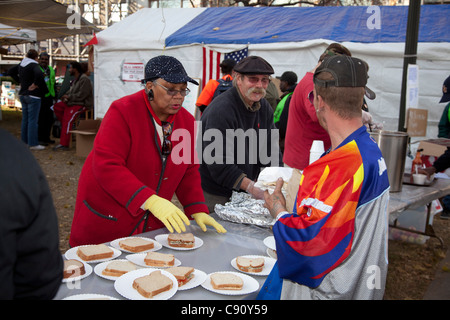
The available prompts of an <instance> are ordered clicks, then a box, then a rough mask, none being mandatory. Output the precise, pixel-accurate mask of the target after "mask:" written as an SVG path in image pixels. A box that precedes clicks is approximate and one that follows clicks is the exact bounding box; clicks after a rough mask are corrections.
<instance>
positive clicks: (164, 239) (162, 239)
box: [155, 234, 203, 251]
mask: <svg viewBox="0 0 450 320" xmlns="http://www.w3.org/2000/svg"><path fill="white" fill-rule="evenodd" d="M168 236H169V234H158V235H157V236H156V237H155V240H156V241H158V242H159V243H161V244H162V245H163V246H164V247H166V248H170V249H173V250H182V251H183V250H194V249H198V248H200V247H201V246H202V245H203V240H202V239H200V238H198V237H196V236H194V239H195V243H194V247H192V248H181V247H172V246H169V241H167V237H168Z"/></svg>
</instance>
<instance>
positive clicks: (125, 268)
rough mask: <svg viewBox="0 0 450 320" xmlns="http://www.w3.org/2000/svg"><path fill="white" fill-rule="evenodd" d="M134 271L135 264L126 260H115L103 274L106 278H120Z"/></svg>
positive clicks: (107, 266)
mask: <svg viewBox="0 0 450 320" xmlns="http://www.w3.org/2000/svg"><path fill="white" fill-rule="evenodd" d="M133 270H136V265H135V264H134V263H132V262H130V261H125V260H114V261H111V262H110V263H108V264H107V265H106V267H105V269H104V270H103V271H102V274H103V275H105V276H112V277H120V276H121V275H124V274H125V273H127V272H130V271H133Z"/></svg>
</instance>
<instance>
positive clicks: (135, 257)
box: [125, 253, 181, 269]
mask: <svg viewBox="0 0 450 320" xmlns="http://www.w3.org/2000/svg"><path fill="white" fill-rule="evenodd" d="M146 256H147V253H133V254H129V255H127V256H125V258H127V260H130V261H131V262H133V263H134V264H137V265H138V266H141V267H146V268H156V269H162V268H170V267H178V266H179V265H181V261H180V260H178V259H177V258H175V262H174V265H173V266H167V267H157V266H149V265H146V264H145V261H144V259H145V257H146Z"/></svg>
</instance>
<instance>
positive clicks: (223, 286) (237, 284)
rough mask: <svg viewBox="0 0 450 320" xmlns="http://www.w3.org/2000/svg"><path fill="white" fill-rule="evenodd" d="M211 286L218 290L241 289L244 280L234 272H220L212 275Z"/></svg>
mask: <svg viewBox="0 0 450 320" xmlns="http://www.w3.org/2000/svg"><path fill="white" fill-rule="evenodd" d="M210 278H211V286H212V287H213V288H214V289H216V290H241V289H242V287H243V286H244V281H243V280H242V279H241V277H239V276H237V275H235V274H234V273H227V272H218V273H213V274H211V276H210Z"/></svg>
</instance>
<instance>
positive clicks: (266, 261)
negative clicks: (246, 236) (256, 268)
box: [231, 255, 276, 276]
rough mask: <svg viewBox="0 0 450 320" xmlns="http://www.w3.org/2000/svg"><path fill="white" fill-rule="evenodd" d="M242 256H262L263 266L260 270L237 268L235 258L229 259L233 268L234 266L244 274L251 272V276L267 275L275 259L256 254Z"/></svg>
mask: <svg viewBox="0 0 450 320" xmlns="http://www.w3.org/2000/svg"><path fill="white" fill-rule="evenodd" d="M242 257H246V258H263V259H264V267H263V269H262V271H261V272H245V271H242V270H239V268H238V266H237V264H236V259H237V257H236V258H234V259H233V260H231V265H232V266H233V268H235V269H236V270H238V271H240V272H243V273H246V274H251V275H253V276H267V275H269V273H270V271H272V268H273V266H274V265H275V262H276V260H275V259H273V258H269V257H265V256H258V255H245V256H242Z"/></svg>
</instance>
